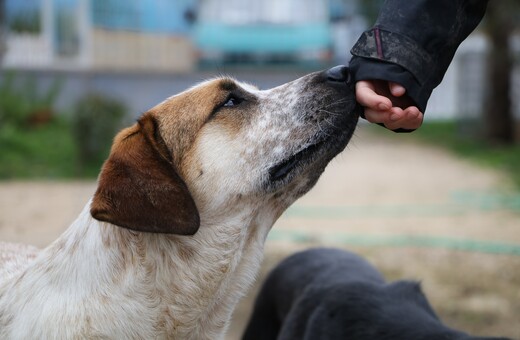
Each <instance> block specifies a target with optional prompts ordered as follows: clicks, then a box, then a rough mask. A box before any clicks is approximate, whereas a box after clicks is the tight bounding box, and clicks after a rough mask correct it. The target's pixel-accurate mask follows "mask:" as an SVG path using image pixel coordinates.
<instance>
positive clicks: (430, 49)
mask: <svg viewBox="0 0 520 340" xmlns="http://www.w3.org/2000/svg"><path fill="white" fill-rule="evenodd" d="M487 2H488V1H487V0H413V1H410V0H386V1H385V2H384V4H383V7H382V8H381V11H380V13H379V16H378V19H377V21H376V23H375V25H374V27H373V28H371V29H370V30H368V31H366V32H364V33H363V34H362V35H361V37H360V38H359V40H358V41H357V42H356V44H355V45H354V47H353V48H352V50H351V53H352V55H353V57H352V60H351V62H350V68H351V71H352V74H353V76H354V79H355V80H356V81H358V80H368V79H381V80H387V81H392V82H396V83H399V84H401V85H403V86H404V87H405V88H406V91H407V94H408V96H410V98H411V99H412V100H413V101H414V102H415V103H416V104H417V107H418V108H419V109H420V110H421V112H425V110H426V104H427V103H428V99H429V98H430V95H431V93H432V91H433V89H434V88H435V87H437V85H439V83H440V82H441V81H442V78H443V77H444V74H445V73H446V70H447V69H448V66H449V65H450V63H451V61H452V59H453V56H454V54H455V51H456V50H457V48H458V46H459V45H460V43H461V42H462V41H463V40H464V39H466V37H467V36H468V35H469V34H470V33H471V32H472V31H473V30H474V29H475V27H476V26H477V25H478V23H479V22H480V21H481V19H482V17H483V16H484V13H485V10H486V6H487Z"/></svg>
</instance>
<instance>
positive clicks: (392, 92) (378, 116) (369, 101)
mask: <svg viewBox="0 0 520 340" xmlns="http://www.w3.org/2000/svg"><path fill="white" fill-rule="evenodd" d="M405 93H406V89H405V88H404V87H402V86H401V85H399V84H396V83H392V82H388V81H384V80H360V81H358V82H357V83H356V99H357V101H358V102H359V103H360V104H361V105H362V106H364V107H365V118H366V120H368V121H369V122H371V123H382V124H383V125H384V126H385V127H386V128H387V129H390V130H395V129H399V128H401V129H407V130H415V129H417V128H419V127H420V126H421V124H422V121H423V113H422V112H421V111H419V109H418V108H417V106H415V104H414V103H413V101H412V100H411V99H410V97H408V96H406V95H405Z"/></svg>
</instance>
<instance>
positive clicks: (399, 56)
mask: <svg viewBox="0 0 520 340" xmlns="http://www.w3.org/2000/svg"><path fill="white" fill-rule="evenodd" d="M350 53H352V55H354V56H358V57H363V58H370V59H377V60H380V61H386V62H390V63H394V64H397V65H400V66H401V67H403V68H405V69H406V70H408V71H409V72H410V73H412V74H413V75H414V77H416V78H417V80H418V82H419V83H420V84H424V83H425V82H426V80H427V79H428V71H429V70H431V69H432V67H433V65H432V58H431V56H430V54H428V53H427V52H426V51H424V49H423V48H422V47H421V46H419V45H418V44H417V43H415V42H414V41H413V40H412V39H410V38H408V37H407V36H404V35H402V34H399V33H395V32H389V31H386V30H384V29H382V28H380V27H374V28H372V29H370V30H368V31H365V32H364V33H363V34H362V35H361V37H360V38H359V39H358V41H357V42H356V44H355V45H354V47H353V48H352V50H351V51H350Z"/></svg>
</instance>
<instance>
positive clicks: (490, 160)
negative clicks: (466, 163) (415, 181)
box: [403, 121, 520, 190]
mask: <svg viewBox="0 0 520 340" xmlns="http://www.w3.org/2000/svg"><path fill="white" fill-rule="evenodd" d="M403 138H404V139H405V140H410V142H414V141H416V140H419V141H423V142H427V143H429V144H432V145H437V146H441V147H443V148H446V149H448V150H450V151H452V152H453V153H455V154H456V155H459V156H461V157H464V158H467V159H469V160H471V161H473V162H475V163H477V164H479V165H483V166H487V167H492V168H494V169H499V170H501V171H504V172H506V173H507V174H509V175H510V176H511V179H512V180H513V182H514V184H515V185H516V187H517V188H518V189H519V190H520V144H516V145H512V146H494V145H490V144H489V143H486V142H484V141H483V140H478V139H477V138H474V137H469V136H468V135H467V134H466V135H465V134H461V133H460V132H459V127H458V125H457V123H456V122H454V121H446V122H426V123H424V124H423V126H422V127H421V128H420V129H418V130H417V131H415V132H413V133H411V134H409V135H407V136H403Z"/></svg>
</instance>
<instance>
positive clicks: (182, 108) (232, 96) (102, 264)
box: [0, 67, 359, 340]
mask: <svg viewBox="0 0 520 340" xmlns="http://www.w3.org/2000/svg"><path fill="white" fill-rule="evenodd" d="M358 109H359V108H358V106H357V104H356V102H355V97H354V88H353V84H351V83H350V81H349V75H348V68H346V67H335V68H332V69H330V70H327V71H324V72H319V73H313V74H310V75H307V76H305V77H303V78H300V79H298V80H295V81H293V82H290V83H287V84H284V85H281V86H279V87H276V88H273V89H270V90H266V91H260V90H258V89H257V88H255V87H253V86H251V85H248V84H244V83H240V82H237V81H235V80H232V79H229V78H220V79H214V80H211V81H207V82H204V83H202V84H200V85H198V86H195V87H194V88H192V89H190V90H188V91H186V92H183V93H181V94H178V95H176V96H173V97H171V98H169V99H167V100H166V101H164V102H163V103H161V104H159V105H157V106H156V107H154V108H152V109H151V110H150V111H148V112H146V113H145V114H144V115H143V116H142V117H141V118H140V119H139V120H138V123H136V124H135V125H134V126H132V127H129V128H127V129H125V130H123V131H122V132H120V133H119V134H118V135H117V137H116V138H115V140H114V144H113V146H112V150H111V153H110V156H109V158H108V160H107V161H106V162H105V164H104V166H103V169H102V171H101V174H100V176H99V181H98V182H99V183H98V188H97V191H96V193H95V195H94V197H93V198H92V200H91V201H90V202H88V204H87V205H86V207H85V209H84V210H83V212H82V213H81V214H80V216H79V217H78V219H77V220H76V221H75V222H74V223H73V224H72V225H71V226H70V227H69V229H68V230H67V231H66V232H65V233H64V234H63V235H62V236H61V237H60V238H58V240H56V241H55V242H54V243H52V244H51V245H50V246H49V247H47V248H45V249H43V250H41V251H38V250H36V249H35V248H31V247H23V246H13V245H10V246H9V245H7V244H2V245H0V339H16V340H19V339H79V338H89V339H162V338H175V339H221V338H223V336H224V334H225V331H226V328H227V325H228V322H229V319H230V317H231V313H232V311H233V308H234V307H235V305H236V303H237V302H238V300H239V299H240V297H242V296H243V295H244V294H245V292H246V290H247V288H248V287H249V286H250V284H251V283H252V281H253V280H254V277H255V274H256V272H257V269H258V267H259V265H260V262H261V259H262V252H263V246H264V241H265V239H266V237H267V233H268V232H269V230H270V228H271V227H272V225H273V223H274V222H275V221H276V220H277V218H278V217H279V216H280V215H281V214H282V213H283V211H284V210H285V209H286V208H287V207H288V206H289V205H290V204H291V203H293V202H294V201H295V200H296V199H297V198H298V197H300V196H301V195H303V194H304V193H306V192H307V191H308V190H309V189H310V188H311V187H312V186H313V185H314V184H315V183H316V181H317V180H318V177H319V176H320V175H321V173H322V172H323V170H324V169H325V167H326V165H327V164H328V162H329V161H330V160H331V159H332V158H333V157H334V156H335V155H336V154H338V153H339V152H340V151H342V150H343V148H344V147H345V146H346V144H347V143H348V141H349V139H350V138H351V136H352V133H353V131H354V129H355V126H356V122H357V119H358V114H359V110H358Z"/></svg>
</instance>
